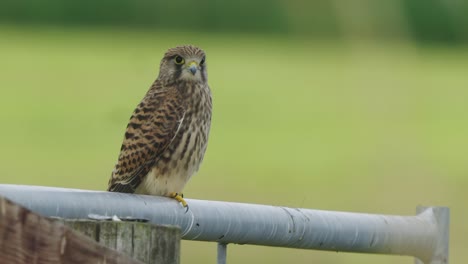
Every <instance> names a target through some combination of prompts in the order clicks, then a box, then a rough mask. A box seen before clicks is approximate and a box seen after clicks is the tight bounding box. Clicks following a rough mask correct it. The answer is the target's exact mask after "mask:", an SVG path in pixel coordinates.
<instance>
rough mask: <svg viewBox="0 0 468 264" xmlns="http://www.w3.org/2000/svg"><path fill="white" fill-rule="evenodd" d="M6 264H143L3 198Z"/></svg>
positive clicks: (0, 250) (1, 255)
mask: <svg viewBox="0 0 468 264" xmlns="http://www.w3.org/2000/svg"><path fill="white" fill-rule="evenodd" d="M0 234H1V235H0V263H2V264H29V263H36V264H75V263H76V264H78V263H106V264H124V263H125V264H141V262H139V261H136V260H133V259H131V258H130V257H128V256H126V255H124V254H121V253H119V252H117V251H115V250H112V249H109V248H107V247H105V246H103V245H100V244H98V243H96V242H94V241H93V240H91V239H89V238H87V237H85V236H83V235H81V234H79V233H77V232H74V231H72V230H70V229H69V228H68V227H66V226H64V225H63V224H62V223H59V222H57V221H51V220H50V219H47V218H45V217H42V216H40V215H38V214H35V213H33V212H31V211H29V210H27V209H25V208H23V207H21V206H19V205H17V204H14V203H13V202H11V201H9V200H7V199H5V198H3V197H0Z"/></svg>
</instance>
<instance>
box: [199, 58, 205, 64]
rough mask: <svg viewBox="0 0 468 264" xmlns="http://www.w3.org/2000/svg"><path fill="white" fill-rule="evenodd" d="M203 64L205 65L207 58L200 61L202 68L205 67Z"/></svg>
mask: <svg viewBox="0 0 468 264" xmlns="http://www.w3.org/2000/svg"><path fill="white" fill-rule="evenodd" d="M203 64H205V57H203V59H202V60H201V61H200V66H203Z"/></svg>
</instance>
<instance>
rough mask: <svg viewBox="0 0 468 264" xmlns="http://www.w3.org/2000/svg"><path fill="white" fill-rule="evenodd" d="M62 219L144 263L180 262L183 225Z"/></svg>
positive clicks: (80, 230)
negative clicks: (180, 227)
mask: <svg viewBox="0 0 468 264" xmlns="http://www.w3.org/2000/svg"><path fill="white" fill-rule="evenodd" d="M60 221H62V222H63V223H64V224H65V225H67V226H69V227H70V228H72V229H73V230H76V231H78V232H80V233H82V234H84V235H86V236H88V237H90V238H92V239H94V240H95V241H97V242H99V243H100V244H102V245H104V246H106V247H109V248H112V249H115V250H117V251H119V252H121V253H124V254H125V255H128V256H131V257H133V258H134V259H137V260H139V261H141V262H143V263H146V264H156V263H158V264H159V263H164V264H178V263H179V255H180V229H179V228H177V227H174V226H159V225H152V224H149V223H140V222H128V221H121V222H120V221H91V220H69V219H66V220H65V219H60Z"/></svg>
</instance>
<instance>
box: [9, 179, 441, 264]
mask: <svg viewBox="0 0 468 264" xmlns="http://www.w3.org/2000/svg"><path fill="white" fill-rule="evenodd" d="M0 195H2V196H4V197H6V198H8V199H10V200H12V201H14V202H16V203H18V204H21V205H23V206H25V207H27V208H29V209H31V210H32V211H35V212H37V213H39V214H42V215H44V216H56V217H62V218H87V217H88V215H89V214H98V215H107V216H113V215H117V216H118V217H133V218H143V219H148V220H149V221H150V222H151V223H155V224H166V225H176V226H179V227H180V228H181V231H182V238H183V239H187V240H199V241H213V242H219V243H224V244H227V243H238V244H254V245H264V246H277V247H291V248H303V249H317V250H329V251H344V252H362V253H382V254H392V255H408V256H414V257H417V258H419V259H420V260H421V261H423V262H424V263H430V264H439V263H448V262H434V260H435V259H443V257H444V256H436V253H437V252H441V250H440V249H438V247H439V244H440V241H439V236H440V235H439V234H440V232H441V231H440V230H448V227H447V228H446V229H444V228H445V227H441V226H440V225H448V222H447V221H445V222H444V223H439V222H440V221H439V222H438V219H437V218H436V215H435V211H437V212H438V214H440V212H442V214H443V215H445V216H446V218H447V219H448V208H438V207H431V208H428V209H426V210H424V211H423V212H422V213H420V214H418V215H416V216H392V215H376V214H364V213H349V212H334V211H322V210H311V209H300V208H288V207H281V206H269V205H257V204H242V203H232V202H220V201H203V200H192V199H186V201H187V203H188V204H189V206H190V210H188V212H186V211H185V209H184V208H183V207H182V206H181V205H180V204H178V203H177V202H176V201H175V200H173V199H169V198H165V197H156V196H146V195H133V194H125V193H112V192H101V191H86V190H74V189H64V188H51V187H39V186H20V185H6V184H4V185H0ZM447 243H448V240H447ZM442 254H447V255H448V252H447V253H442ZM439 255H440V254H439ZM446 257H447V256H446Z"/></svg>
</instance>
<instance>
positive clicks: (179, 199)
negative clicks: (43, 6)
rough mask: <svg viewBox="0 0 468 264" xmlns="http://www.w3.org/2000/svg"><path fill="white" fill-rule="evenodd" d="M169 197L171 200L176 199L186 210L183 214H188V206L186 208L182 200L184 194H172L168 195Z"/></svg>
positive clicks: (185, 203)
mask: <svg viewBox="0 0 468 264" xmlns="http://www.w3.org/2000/svg"><path fill="white" fill-rule="evenodd" d="M170 197H171V198H173V199H176V200H177V201H178V202H179V203H181V204H182V206H183V207H185V208H186V210H185V213H187V212H188V210H189V206H188V204H187V202H186V201H185V200H184V194H182V193H181V194H179V193H176V192H173V193H171V194H170Z"/></svg>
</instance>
